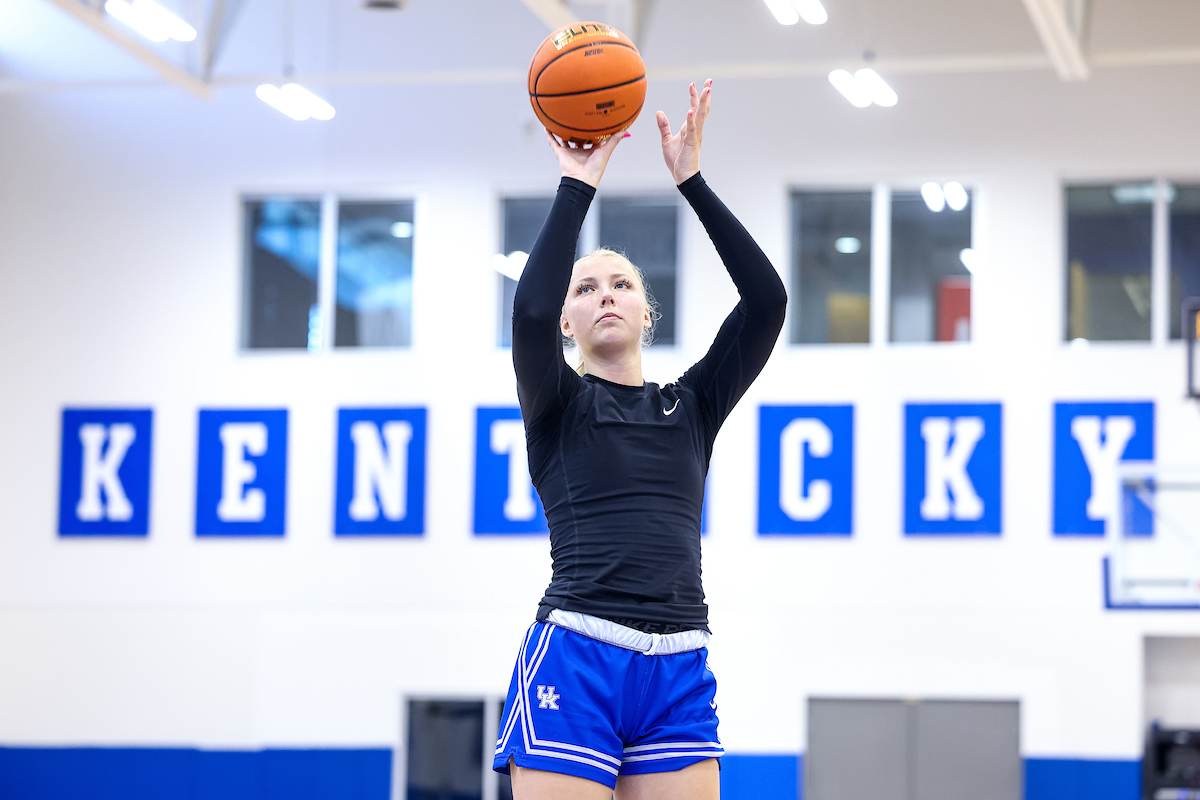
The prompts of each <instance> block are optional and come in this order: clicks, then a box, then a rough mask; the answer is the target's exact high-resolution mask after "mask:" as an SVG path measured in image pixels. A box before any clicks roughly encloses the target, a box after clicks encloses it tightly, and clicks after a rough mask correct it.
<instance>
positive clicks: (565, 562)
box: [494, 81, 787, 800]
mask: <svg viewBox="0 0 1200 800" xmlns="http://www.w3.org/2000/svg"><path fill="white" fill-rule="evenodd" d="M689 94H690V104H689V109H688V113H687V119H686V121H685V122H684V123H683V125H682V126H681V127H680V129H679V131H678V132H676V133H672V131H671V127H670V123H669V122H668V120H667V116H666V115H665V114H664V113H663V112H661V111H659V112H658V114H657V121H658V127H659V131H660V133H661V134H662V150H663V157H664V159H665V161H666V164H667V168H668V169H669V170H670V171H671V175H672V177H673V178H674V180H675V184H676V185H677V186H678V187H679V191H680V192H681V193H682V194H683V196H684V198H686V199H687V201H688V203H689V204H690V205H691V206H692V208H693V209H694V210H695V212H696V214H697V216H698V217H699V219H700V221H701V223H702V224H703V225H704V227H705V229H706V230H707V231H708V234H709V237H710V238H711V239H712V241H713V244H714V245H715V246H716V249H717V252H718V253H719V254H720V256H721V259H722V261H724V263H725V266H726V268H727V270H728V271H729V274H730V277H731V278H732V279H733V282H734V285H735V286H736V287H737V289H738V293H739V294H740V296H741V297H740V300H739V302H738V304H737V307H736V308H734V309H733V311H732V312H731V313H730V314H729V316H728V318H726V320H725V322H724V324H723V325H722V326H721V329H720V331H719V332H718V333H717V336H716V339H715V340H714V341H713V344H712V346H711V347H710V348H709V350H708V353H707V354H706V355H705V356H704V357H703V358H702V359H700V361H698V362H696V364H695V365H694V366H692V367H691V368H690V369H689V370H688V371H687V372H685V373H684V374H683V376H682V377H680V378H679V379H678V380H677V381H675V382H674V383H668V384H665V385H663V386H659V385H658V384H654V383H647V382H645V380H644V379H643V376H642V346H643V341H644V337H643V332H644V331H646V330H648V329H650V328H651V326H652V325H653V320H654V313H653V310H652V303H651V301H650V300H649V298H648V295H647V291H646V285H645V281H644V280H643V278H642V276H641V274H640V273H639V271H638V270H637V268H636V267H635V266H634V265H632V264H631V263H629V261H628V259H626V258H625V257H623V256H621V255H620V254H617V253H613V252H611V251H598V252H595V253H592V254H589V255H586V256H584V257H583V258H581V259H579V260H578V261H575V262H574V264H572V260H573V258H574V254H575V248H576V244H577V242H578V238H579V230H580V227H581V225H582V224H583V218H584V215H585V214H586V213H587V209H588V206H589V204H590V203H591V201H592V198H593V197H594V195H595V192H596V187H597V186H598V185H599V183H600V178H601V176H602V175H603V174H604V168H605V166H606V165H607V163H608V159H609V157H610V156H611V155H612V153H613V151H614V150H615V149H616V147H617V145H618V144H619V142H620V139H621V138H622V137H618V136H614V137H612V138H610V139H608V140H606V141H605V142H604V143H603V144H601V145H598V146H596V147H593V148H591V149H588V150H582V149H573V148H569V147H564V146H563V145H561V144H559V143H558V142H557V141H556V140H555V139H554V138H553V137H552V136H550V134H549V133H547V139H548V140H549V142H550V147H551V149H552V150H553V152H554V154H555V156H556V157H557V159H558V162H559V165H560V166H561V168H562V175H563V177H562V182H561V183H560V184H559V188H558V195H557V197H556V198H555V201H554V205H553V207H552V208H551V211H550V214H549V216H548V217H547V219H546V222H545V225H544V226H543V227H542V231H541V234H540V235H539V237H538V241H537V244H536V245H534V248H533V251H532V252H531V253H530V256H529V261H528V263H527V264H526V267H525V271H524V274H523V275H522V276H521V280H520V283H519V284H518V286H517V293H516V299H515V302H514V308H513V345H512V350H513V363H514V366H515V368H516V374H517V388H518V396H519V398H520V402H521V413H522V416H523V418H524V420H525V433H526V440H527V445H528V447H527V451H528V455H529V470H530V475H531V476H532V478H533V483H534V486H535V487H536V488H537V490H538V494H539V495H540V496H541V499H542V504H543V506H544V507H545V509H546V518H547V521H548V523H549V527H550V548H551V554H552V556H553V561H554V572H553V577H552V579H551V582H550V586H549V588H547V590H546V594H545V596H544V597H543V598H542V601H541V603H540V604H539V607H538V613H537V622H535V623H534V624H533V626H532V627H531V628H530V629H529V631H528V632H527V634H526V636H525V641H524V643H523V645H522V648H521V652H520V655H519V657H518V659H517V665H516V668H515V669H514V671H513V680H512V685H511V687H510V689H509V693H508V701H507V703H506V706H505V713H504V719H503V721H502V724H501V730H500V738H499V742H498V743H497V747H496V756H495V762H494V767H495V769H497V770H499V771H501V772H509V773H510V774H511V775H512V786H513V797H514V798H515V800H608V798H610V797H611V796H612V795H613V794H614V792H615V795H616V798H617V800H651V798H653V800H716V798H718V797H719V794H720V784H719V781H718V771H717V770H718V766H717V760H716V759H717V758H718V757H719V756H721V755H722V753H723V752H724V750H723V749H722V747H721V744H720V741H719V739H718V738H717V715H716V680H715V678H714V677H713V675H712V672H711V671H709V669H708V667H707V664H706V658H707V649H706V648H707V643H708V637H709V630H708V606H707V605H705V603H704V590H703V588H702V587H701V582H700V509H701V505H702V504H703V501H704V479H705V476H706V474H707V472H708V461H709V457H710V455H711V453H712V446H713V441H714V439H715V438H716V435H717V430H718V429H719V428H720V427H721V423H722V422H723V421H724V420H725V418H726V416H727V415H728V414H729V412H730V410H731V409H732V408H733V406H734V404H735V403H736V402H737V401H738V399H739V398H741V396H742V395H743V394H744V393H745V391H746V389H747V388H748V387H749V385H750V383H751V382H752V381H753V380H754V379H755V377H757V375H758V373H759V372H760V371H761V370H762V368H763V366H764V365H765V364H766V361H767V358H768V356H769V355H770V353H771V349H772V348H773V347H774V345H775V341H776V339H777V338H778V336H779V331H780V329H781V328H782V327H783V319H784V307H785V305H786V302H787V297H786V294H785V293H784V288H783V283H782V282H781V281H780V280H779V277H778V275H777V274H776V272H775V269H774V268H773V267H772V266H771V263H770V261H769V260H768V259H767V257H766V256H765V255H764V254H763V252H762V250H761V249H759V247H758V245H757V244H755V242H754V240H753V239H752V238H751V237H750V234H749V233H747V232H746V229H745V228H743V227H742V225H741V224H740V223H739V222H738V221H737V219H735V218H734V216H733V215H732V214H731V213H730V212H729V210H728V209H727V208H726V207H725V206H724V205H723V204H722V203H721V201H720V200H719V199H717V197H716V195H715V194H714V193H713V191H712V190H711V189H710V188H709V187H708V185H707V184H706V183H705V181H704V178H703V177H701V175H700V142H701V138H702V136H703V132H704V122H705V119H706V118H707V116H708V111H709V104H710V102H711V96H712V81H707V82H706V83H705V85H704V87H703V89H702V90H699V91H698V90H697V89H696V86H695V84H693V85H692V86H691V87H689ZM563 336H566V337H568V338H570V339H572V340H574V343H575V344H576V346H577V347H578V351H579V354H580V356H581V359H582V362H581V368H580V369H579V371H578V372H577V371H576V370H573V369H571V368H570V367H569V366H568V365H567V364H566V362H565V361H564V359H563V356H562V337H563Z"/></svg>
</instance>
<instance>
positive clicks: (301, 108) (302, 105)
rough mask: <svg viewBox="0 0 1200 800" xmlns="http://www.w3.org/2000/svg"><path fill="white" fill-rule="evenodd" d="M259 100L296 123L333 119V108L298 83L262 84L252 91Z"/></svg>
mask: <svg viewBox="0 0 1200 800" xmlns="http://www.w3.org/2000/svg"><path fill="white" fill-rule="evenodd" d="M254 94H255V95H257V96H258V99H259V100H262V101H263V102H264V103H266V104H267V105H269V106H270V107H271V108H274V109H275V110H276V111H280V112H282V113H284V114H286V115H288V116H289V117H291V118H292V119H294V120H296V121H297V122H303V121H304V120H306V119H320V120H328V119H333V115H334V113H336V112H334V110H333V106H331V105H329V103H326V102H325V101H324V100H322V99H321V98H320V97H318V96H317V95H315V94H313V93H312V92H310V91H309V90H308V89H305V88H304V87H303V86H301V85H300V84H298V83H285V84H284V85H283V86H282V87H278V86H274V85H272V84H270V83H264V84H262V85H260V86H259V87H258V88H257V89H255V90H254Z"/></svg>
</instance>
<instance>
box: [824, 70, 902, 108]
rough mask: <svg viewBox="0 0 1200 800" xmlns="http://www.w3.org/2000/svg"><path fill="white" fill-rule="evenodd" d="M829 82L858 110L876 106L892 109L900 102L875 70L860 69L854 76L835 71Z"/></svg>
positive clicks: (846, 72) (843, 71) (848, 72)
mask: <svg viewBox="0 0 1200 800" xmlns="http://www.w3.org/2000/svg"><path fill="white" fill-rule="evenodd" d="M829 82H830V83H832V84H833V86H834V88H835V89H837V90H838V91H839V92H841V93H842V95H843V96H844V97H845V98H846V99H847V100H849V101H850V102H851V103H852V104H853V105H854V106H855V107H856V108H866V107H867V106H869V105H871V104H872V103H874V104H875V105H879V106H884V107H885V108H890V107H891V106H894V105H896V102H897V101H898V100H899V97H897V95H896V92H895V91H894V90H893V89H892V87H891V86H888V84H887V81H885V80H884V79H883V78H881V77H880V76H879V73H878V72H876V71H875V70H873V69H860V70H858V71H857V72H855V73H854V74H853V75H851V74H850V71H849V70H845V69H835V70H834V71H833V72H831V73H829Z"/></svg>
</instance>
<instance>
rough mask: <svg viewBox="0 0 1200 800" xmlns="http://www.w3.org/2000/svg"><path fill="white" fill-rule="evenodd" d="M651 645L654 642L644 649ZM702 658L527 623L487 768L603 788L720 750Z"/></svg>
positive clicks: (703, 652) (711, 686) (710, 679)
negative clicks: (560, 776)
mask: <svg viewBox="0 0 1200 800" xmlns="http://www.w3.org/2000/svg"><path fill="white" fill-rule="evenodd" d="M577 616H579V617H582V616H583V615H577ZM587 619H588V620H590V621H593V622H598V623H600V624H601V625H616V623H608V622H607V621H605V620H597V619H596V618H595V617H588V618H587ZM616 627H617V628H618V629H620V628H623V626H616ZM624 630H625V631H629V632H630V634H632V635H634V636H641V637H649V636H650V634H643V633H640V632H637V631H634V630H633V629H631V628H624ZM691 633H699V632H691ZM673 635H674V636H678V635H679V634H673ZM701 635H703V634H701ZM663 638H666V637H663ZM657 647H658V640H657V639H655V645H654V647H653V648H650V651H651V652H653V651H654V650H656V649H657ZM707 658H708V648H707V647H699V648H698V649H693V650H688V651H687V652H676V653H671V654H668V655H663V654H648V653H647V652H640V651H638V650H633V649H627V648H626V647H621V646H618V645H616V644H611V643H609V642H608V641H601V640H600V639H596V638H592V637H591V636H587V635H584V634H582V633H578V632H576V631H574V630H568V629H566V628H563V627H560V626H559V625H555V624H552V623H549V622H537V623H534V625H533V626H532V627H530V629H529V631H528V632H527V633H526V634H525V641H524V644H523V645H522V646H521V652H520V655H519V656H518V658H517V664H516V667H515V668H514V669H513V677H512V684H511V685H510V686H509V689H508V699H507V700H506V702H505V705H504V715H503V719H502V720H501V722H500V736H499V741H498V742H497V743H496V754H495V759H494V761H493V763H492V768H493V769H495V770H496V771H497V772H503V773H505V774H507V773H508V772H509V764H510V762H511V763H515V764H517V765H518V766H520V767H526V768H528V769H537V770H545V771H547V772H558V773H564V774H567V775H575V776H578V777H580V778H587V779H589V780H593V781H596V782H597V783H602V784H605V785H606V786H609V787H610V788H611V787H614V786H616V782H617V776H618V775H640V774H645V773H650V772H673V771H675V770H680V769H683V768H684V767H687V766H690V765H692V764H696V763H699V762H701V761H704V760H706V759H709V758H717V757H719V756H721V755H722V754H724V752H725V751H724V748H722V747H721V743H720V741H719V740H718V739H717V704H716V692H717V681H716V678H715V677H714V676H713V674H712V671H711V670H709V668H708V665H707V663H706V661H707Z"/></svg>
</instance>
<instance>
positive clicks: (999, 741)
mask: <svg viewBox="0 0 1200 800" xmlns="http://www.w3.org/2000/svg"><path fill="white" fill-rule="evenodd" d="M1019 733H1020V706H1019V704H1018V703H1017V702H1015V701H992V700H975V701H972V700H857V699H838V698H811V699H809V701H808V752H807V753H806V755H805V758H804V797H805V800H845V798H848V797H872V798H877V799H878V800H961V799H962V798H964V797H970V798H972V800H1021V797H1022V765H1021V754H1020V740H1019Z"/></svg>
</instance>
